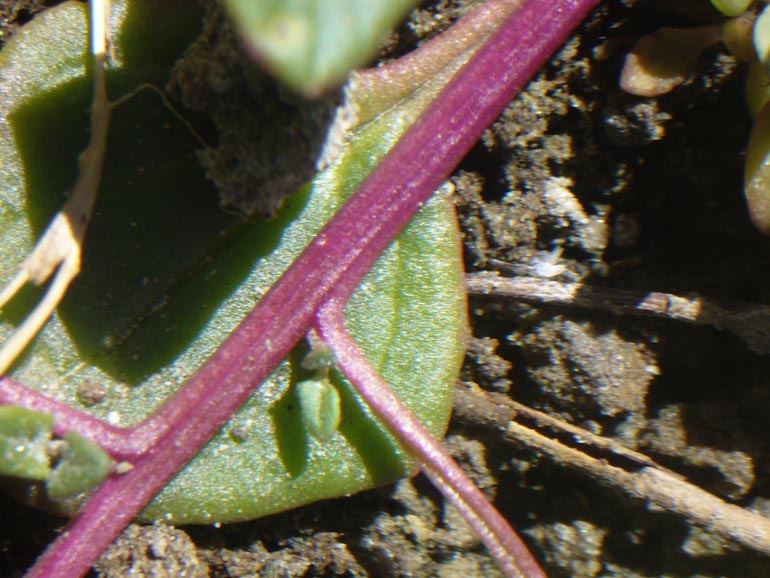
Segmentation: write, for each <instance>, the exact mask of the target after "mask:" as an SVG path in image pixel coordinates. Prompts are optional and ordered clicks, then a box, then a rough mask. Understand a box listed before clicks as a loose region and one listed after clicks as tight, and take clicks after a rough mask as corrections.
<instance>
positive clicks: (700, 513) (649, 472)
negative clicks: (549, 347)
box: [454, 384, 770, 556]
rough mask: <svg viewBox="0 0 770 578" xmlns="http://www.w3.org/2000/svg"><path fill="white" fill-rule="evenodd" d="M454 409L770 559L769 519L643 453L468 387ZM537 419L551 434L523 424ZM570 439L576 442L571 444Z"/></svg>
mask: <svg viewBox="0 0 770 578" xmlns="http://www.w3.org/2000/svg"><path fill="white" fill-rule="evenodd" d="M454 410H455V417H457V418H458V419H461V420H464V421H467V422H471V423H474V424H477V425H483V426H484V427H486V428H489V429H490V430H493V431H500V432H502V433H503V435H504V437H505V438H506V439H507V440H509V441H510V442H511V443H515V444H516V445H520V446H524V447H526V448H528V449H531V450H533V451H536V452H538V453H542V454H545V455H547V456H548V457H549V458H550V459H552V460H553V461H554V462H556V463H558V464H560V465H562V466H565V467H569V468H573V469H577V470H579V471H582V472H584V473H587V474H588V475H590V476H591V477H593V478H595V479H597V480H598V481H600V482H601V483H602V484H604V485H606V486H610V487H614V488H616V489H618V490H620V491H622V492H624V493H626V494H628V495H629V496H632V497H634V498H637V499H640V500H643V501H644V502H645V503H646V504H647V507H648V508H650V509H660V510H665V511H667V512H672V513H674V514H677V515H679V516H681V517H683V518H684V519H686V520H688V521H689V522H691V523H692V524H695V525H697V526H700V527H701V528H704V529H705V530H707V531H709V532H711V533H713V534H715V535H718V536H722V537H725V538H728V539H730V540H733V541H735V542H736V543H738V544H740V545H742V546H744V547H746V548H749V549H751V550H754V551H756V552H760V553H762V554H765V555H769V556H770V519H768V518H765V517H764V516H760V515H758V514H755V513H753V512H750V511H749V510H746V509H744V508H741V507H739V506H735V505H733V504H729V503H727V502H725V501H724V500H722V499H721V498H718V497H717V496H714V495H713V494H710V493H708V492H706V491H705V490H703V489H701V488H699V487H698V486H696V485H694V484H692V483H690V482H688V481H687V480H686V479H685V478H684V477H682V476H680V475H679V474H676V473H674V472H672V471H671V470H668V469H666V468H663V467H661V466H659V465H657V464H656V463H655V462H654V461H653V460H651V459H650V458H648V457H647V456H644V455H643V454H639V453H638V452H634V451H633V450H629V449H627V448H624V447H623V446H622V445H620V444H618V443H617V442H614V441H612V440H608V439H606V438H602V437H600V436H597V435H595V434H592V433H591V432H588V431H585V430H582V429H581V428H578V427H576V426H574V425H570V424H566V423H564V422H561V421H560V420H557V419H555V418H553V417H550V416H548V415H546V414H543V413H541V412H538V411H536V410H533V409H531V408H527V407H525V406H522V405H521V404H518V403H516V402H514V401H512V400H511V399H510V398H507V397H506V396H503V395H500V394H494V393H485V392H483V391H482V390H481V389H479V388H478V387H474V386H471V385H469V384H462V385H459V386H458V387H457V389H456V390H455V406H454ZM532 420H534V421H535V422H537V423H538V424H539V425H540V426H541V427H543V428H546V429H547V433H541V431H538V428H533V427H531V426H530V425H529V424H526V425H525V423H523V422H527V421H532ZM559 434H562V435H559ZM568 439H572V440H574V441H575V443H574V444H567V443H566V441H565V440H568ZM580 448H589V449H594V450H595V449H599V450H600V451H601V453H602V454H603V456H602V457H601V458H597V457H595V456H593V455H590V454H589V453H587V452H586V451H581V449H580ZM617 458H622V459H617ZM629 459H631V462H629ZM629 464H633V465H629Z"/></svg>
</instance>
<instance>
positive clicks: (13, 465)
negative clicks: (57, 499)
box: [0, 405, 53, 480]
mask: <svg viewBox="0 0 770 578" xmlns="http://www.w3.org/2000/svg"><path fill="white" fill-rule="evenodd" d="M52 427H53V417H52V416H50V415H46V414H43V413H38V412H36V411H31V410H28V409H24V408H21V407H13V406H8V405H4V406H0V474H1V475H4V476H14V477H19V478H26V479H29V480H44V479H46V478H47V477H48V474H49V473H50V466H49V458H48V442H50V441H51V428H52Z"/></svg>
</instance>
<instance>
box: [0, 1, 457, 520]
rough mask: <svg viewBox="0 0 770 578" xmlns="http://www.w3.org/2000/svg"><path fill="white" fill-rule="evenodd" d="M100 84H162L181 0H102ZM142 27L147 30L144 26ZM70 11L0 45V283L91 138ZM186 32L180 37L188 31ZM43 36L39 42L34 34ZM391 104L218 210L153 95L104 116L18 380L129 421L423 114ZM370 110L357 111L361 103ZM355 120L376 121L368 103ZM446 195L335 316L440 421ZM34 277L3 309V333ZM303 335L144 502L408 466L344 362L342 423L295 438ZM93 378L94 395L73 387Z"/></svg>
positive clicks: (299, 495) (291, 494)
mask: <svg viewBox="0 0 770 578" xmlns="http://www.w3.org/2000/svg"><path fill="white" fill-rule="evenodd" d="M114 4H116V11H117V14H118V16H117V17H116V20H115V22H114V24H113V29H114V30H115V31H116V38H115V42H116V47H117V49H118V53H119V65H118V66H116V67H115V68H114V69H112V70H111V71H110V73H109V76H108V82H109V85H110V92H111V94H112V95H113V98H115V97H117V96H118V95H119V94H120V91H126V90H129V89H130V88H131V87H133V86H136V85H138V84H139V83H141V82H146V81H153V82H155V83H159V84H160V83H162V82H163V74H164V73H166V72H167V71H168V68H169V67H170V65H171V63H172V61H173V58H174V55H175V54H177V53H179V51H180V50H181V48H182V46H183V44H184V34H182V33H181V32H179V31H184V30H187V31H190V29H191V26H190V25H189V24H190V23H189V22H188V23H184V22H182V23H179V22H177V21H176V19H177V17H178V16H179V15H180V14H183V15H185V18H188V19H189V14H190V12H191V10H190V8H189V6H188V3H187V2H186V1H183V0H179V1H178V2H172V3H169V2H163V3H158V2H153V1H151V0H146V1H138V0H134V1H131V2H130V3H129V2H114ZM148 21H149V22H152V26H148V25H147V22H148ZM85 27H86V23H85V15H84V7H83V5H82V4H80V3H74V2H71V3H66V4H64V5H61V6H60V7H58V8H56V9H53V10H51V11H49V12H47V13H44V15H43V16H42V17H40V18H37V19H36V20H34V21H33V22H32V23H31V24H29V25H28V26H26V27H25V28H24V29H23V30H22V31H21V32H20V33H19V34H18V35H17V36H16V37H14V40H13V41H12V43H11V44H9V45H8V46H6V48H5V49H4V50H3V52H2V53H0V73H1V74H2V75H3V93H2V94H3V96H2V97H0V98H1V100H2V102H1V103H0V131H1V132H2V135H0V136H1V137H2V138H0V281H5V280H7V279H9V278H10V276H11V275H12V273H13V265H16V264H18V263H20V262H21V261H22V259H23V258H24V256H25V253H26V251H27V250H28V249H29V248H30V246H31V243H32V241H33V239H34V238H35V237H36V236H38V235H39V234H40V232H41V230H42V229H43V227H44V226H45V224H46V223H47V221H48V219H49V218H50V217H51V215H52V214H53V213H54V212H55V211H56V210H57V209H58V208H59V206H60V205H61V203H62V199H63V197H62V193H63V192H64V191H65V190H66V188H67V186H69V184H70V183H72V182H73V180H74V177H75V167H76V159H77V154H78V152H79V151H80V150H81V149H82V148H83V146H84V145H85V142H86V139H87V130H86V127H87V110H88V106H89V95H90V87H89V83H88V81H87V79H86V77H85V62H86V61H87V59H86V56H85V53H84V47H85V42H86V33H85V29H86V28H85ZM188 37H189V36H188ZM49 42H51V43H53V45H49V44H48V43H49ZM410 102H411V104H410V106H408V107H402V108H399V107H395V108H392V109H390V111H389V112H388V114H387V115H381V116H379V117H376V118H375V119H374V120H372V121H370V122H369V123H368V124H366V125H365V126H363V127H360V128H358V129H357V130H355V131H354V132H351V133H349V134H347V136H346V138H345V139H344V143H343V144H344V146H343V148H342V149H341V154H340V155H339V156H338V157H337V159H336V161H334V162H333V163H332V165H331V166H330V167H329V168H328V169H327V170H325V171H324V172H323V173H322V174H320V175H319V176H318V177H317V179H316V180H315V181H314V182H313V183H312V185H309V186H307V187H305V188H304V189H303V190H302V191H299V192H298V193H297V194H296V195H295V196H294V197H292V198H290V199H289V200H288V203H287V205H286V207H285V208H284V210H283V211H282V212H281V213H280V214H279V216H278V218H277V219H275V220H273V221H271V222H263V221H255V222H244V221H241V220H238V219H236V218H235V217H232V216H230V215H227V214H225V213H223V212H221V211H219V210H218V209H217V194H216V191H214V190H213V187H212V186H211V185H210V184H209V183H208V182H207V181H206V179H205V178H204V175H203V174H202V171H201V169H200V168H199V167H198V166H197V163H196V162H195V155H194V149H195V147H196V142H195V141H194V139H193V138H192V137H191V136H190V134H189V133H188V131H187V129H186V128H185V127H184V126H182V125H181V123H179V122H178V121H177V119H175V118H174V116H173V115H171V114H169V113H168V111H166V110H165V109H164V107H163V105H162V104H161V103H160V102H159V99H158V98H157V96H155V95H153V94H152V93H142V94H140V95H139V96H137V97H135V98H133V99H131V100H130V101H128V102H126V103H125V104H123V105H121V106H120V108H118V109H117V110H116V111H115V114H114V117H113V123H112V128H111V135H110V142H109V149H108V158H107V162H106V167H105V175H104V181H103V186H102V188H101V191H102V192H101V197H100V198H99V200H98V204H97V209H96V213H95V216H94V222H93V224H92V226H91V229H90V231H89V235H88V239H87V243H86V250H85V256H84V271H83V272H82V274H81V276H80V277H79V278H78V279H77V280H76V282H75V284H74V285H73V287H72V289H71V293H70V294H69V295H68V297H67V299H66V300H65V302H64V303H63V304H62V306H61V307H60V309H59V311H58V312H57V314H56V316H55V317H54V319H53V320H52V321H51V322H50V323H49V324H48V325H47V326H46V328H45V330H44V332H43V333H42V334H41V336H40V337H39V338H38V339H37V340H36V341H35V343H34V344H33V346H32V348H31V349H30V351H29V352H28V353H27V354H26V355H25V356H24V357H23V358H22V359H21V360H20V361H19V362H18V363H17V365H16V366H15V368H14V371H13V376H14V377H15V378H16V379H18V380H20V381H21V382H23V383H25V384H27V385H30V386H32V387H36V388H38V389H40V390H42V391H44V392H46V393H48V394H49V395H52V396H54V397H56V398H58V399H61V400H63V401H65V402H66V403H68V404H71V405H73V406H74V407H78V408H81V409H84V410H86V411H88V412H90V413H91V414H93V415H95V416H98V417H100V418H103V419H106V420H107V421H109V422H111V423H115V424H120V425H124V426H127V425H131V424H135V423H137V422H138V421H140V420H141V419H143V418H144V417H146V416H147V415H148V414H149V413H151V412H152V411H153V410H154V409H156V408H157V407H158V406H159V405H160V404H162V403H163V401H164V400H165V399H167V398H168V397H169V395H170V394H171V393H172V392H174V391H175V390H176V389H177V388H179V387H180V386H181V385H182V384H183V383H184V381H185V379H186V378H187V377H188V376H189V375H191V374H192V373H193V372H194V371H195V370H196V368H197V367H199V366H200V364H201V363H202V362H203V361H204V360H205V359H206V358H207V357H208V356H209V355H210V354H211V353H212V352H213V351H214V350H215V349H216V348H217V347H218V344H219V343H221V341H222V340H223V338H224V337H225V336H226V335H227V334H228V333H229V332H230V331H231V330H232V329H233V328H234V327H235V325H236V324H237V323H238V322H239V321H240V320H241V319H242V318H243V316H244V315H245V314H246V313H247V312H248V311H249V310H250V309H251V307H252V306H253V305H254V303H255V302H256V301H257V300H258V299H259V296H260V295H262V294H263V293H264V292H265V291H266V290H267V289H268V288H269V287H270V285H272V283H274V282H275V280H276V279H277V278H278V277H279V276H280V274H281V273H282V272H283V271H284V270H285V268H286V267H287V266H288V265H289V264H290V262H291V261H292V260H293V259H294V258H295V257H296V255H298V254H299V253H300V252H301V250H302V249H303V248H304V247H305V246H306V244H307V243H308V242H309V241H310V239H312V237H313V236H314V235H315V233H316V232H317V231H318V230H319V229H320V227H321V226H322V225H323V224H324V223H325V222H326V221H327V220H328V218H329V217H330V216H331V215H332V214H333V213H334V212H335V211H336V209H337V208H338V207H339V206H340V205H341V204H342V203H343V202H344V200H345V198H346V197H347V196H348V195H350V194H351V193H352V192H353V191H354V190H355V188H356V187H357V185H358V184H359V183H360V182H361V180H362V179H363V178H364V177H365V175H366V174H367V173H368V172H369V171H370V170H371V168H372V167H373V166H374V165H375V164H376V163H377V162H378V161H379V159H380V158H382V156H383V155H384V153H385V152H386V151H387V150H388V148H389V147H390V146H392V144H393V143H394V142H395V141H396V140H397V139H398V137H399V136H400V135H401V134H402V133H403V131H404V130H405V128H406V127H407V126H408V125H409V124H410V122H411V121H412V120H413V119H414V118H415V117H416V115H417V114H418V113H419V111H420V109H421V107H422V106H423V105H424V103H425V99H413V100H412V101H410ZM370 113H371V111H370ZM370 116H372V115H371V114H370ZM460 263H461V261H460V248H459V242H458V232H457V230H456V225H455V219H454V214H453V209H452V204H451V202H450V200H449V199H448V198H446V197H444V196H439V197H437V198H435V199H434V200H433V201H431V202H430V203H428V204H427V205H426V207H425V208H424V209H423V211H422V212H421V213H420V215H419V216H418V217H417V218H416V219H415V220H414V221H413V222H412V224H411V225H410V226H409V227H408V229H407V230H406V231H405V232H404V233H403V234H402V235H401V236H400V237H399V238H398V240H397V241H396V242H395V243H394V244H393V246H392V247H391V248H390V249H389V250H388V251H387V252H386V253H385V254H384V255H383V256H382V258H381V259H380V261H379V263H378V264H377V266H376V267H375V268H374V269H373V270H372V271H371V272H370V274H369V275H368V277H367V278H366V279H365V280H364V281H363V283H362V285H361V287H360V289H359V291H357V293H356V294H355V295H354V297H353V298H352V300H351V303H350V305H349V306H348V309H347V311H346V320H347V323H348V326H349V328H350V330H351V332H352V333H353V335H354V338H355V339H356V341H357V342H358V343H359V345H360V346H361V348H362V349H363V350H364V353H365V354H366V355H367V357H368V358H369V360H370V361H371V362H372V363H373V364H374V365H375V367H377V368H378V369H379V370H380V371H381V373H382V375H383V376H384V377H385V378H386V380H387V381H388V382H389V383H390V384H391V385H392V386H393V388H394V389H395V390H396V392H397V393H398V395H399V396H400V397H401V398H402V399H403V401H404V402H405V403H406V404H407V405H408V406H409V407H410V408H411V409H412V410H413V411H414V412H415V413H416V414H417V415H418V416H419V417H420V419H421V420H423V422H425V423H426V425H427V426H428V427H429V428H430V429H431V431H432V432H433V433H434V434H436V435H442V433H443V431H444V429H445V427H446V423H447V420H448V416H449V413H450V408H451V391H452V384H453V381H454V379H455V378H456V375H457V370H458V367H459V363H460V360H461V358H462V352H463V344H464V337H465V302H464V297H463V286H462V275H461V265H460ZM39 294H40V291H39V290H29V291H27V292H25V293H24V294H22V295H21V296H20V297H19V298H17V299H16V301H15V302H14V303H13V306H12V307H9V308H8V309H7V311H4V312H3V320H4V323H3V324H2V325H0V338H6V337H7V335H8V334H9V333H10V331H11V329H12V325H13V324H14V323H17V322H18V321H19V320H20V319H21V318H22V316H23V315H24V314H25V313H26V312H27V311H28V309H29V307H30V306H31V304H32V302H33V300H34V299H35V298H37V297H38V296H39ZM303 355H304V352H303V350H302V348H301V347H300V348H298V349H297V351H295V352H294V353H293V354H292V355H291V356H290V358H289V359H287V360H286V361H285V362H284V363H282V364H281V365H280V366H279V367H278V368H277V369H276V370H275V371H274V373H273V374H272V376H271V377H270V379H269V380H268V381H267V382H266V383H264V384H263V385H262V386H261V387H260V389H259V390H258V391H257V392H256V393H255V394H254V395H253V396H252V397H251V398H250V400H249V401H248V402H247V403H246V404H245V405H244V407H243V408H242V409H241V410H240V411H239V412H238V413H237V414H236V415H234V416H233V418H232V419H231V421H230V422H229V424H228V425H227V426H226V427H225V428H224V429H223V430H222V431H221V432H220V433H219V434H218V435H217V436H216V437H215V438H214V439H213V440H212V441H211V442H210V443H209V444H208V445H207V446H206V447H205V448H204V449H203V450H202V451H201V452H200V454H199V455H198V456H197V457H196V458H195V459H194V460H193V461H192V462H191V463H190V464H189V466H188V467H187V468H186V469H185V470H184V471H182V472H181V473H180V474H179V475H178V476H177V477H176V478H175V479H174V480H173V481H172V483H170V485H169V486H168V487H167V488H166V489H165V490H164V491H163V492H162V493H161V494H160V495H159V496H158V497H157V498H156V499H155V501H154V502H153V503H152V504H151V505H150V506H149V507H148V508H147V510H146V511H145V512H144V517H145V518H159V517H164V518H166V519H168V520H172V521H175V522H178V523H198V522H200V523H206V522H213V521H229V520H243V519H249V518H254V517H257V516H261V515H264V514H267V513H271V512H275V511H280V510H283V509H287V508H290V507H293V506H296V505H299V504H302V503H306V502H310V501H314V500H318V499H322V498H327V497H332V496H339V495H344V494H348V493H352V492H356V491H359V490H362V489H365V488H368V487H372V486H373V485H377V484H382V483H385V482H387V481H390V480H393V479H396V478H398V477H400V476H403V475H404V474H405V473H406V472H407V471H408V470H409V469H410V468H411V465H410V462H409V460H408V458H407V456H406V455H405V454H404V452H403V451H402V450H401V449H400V448H399V446H398V445H397V444H396V443H395V441H394V440H393V439H392V438H391V436H390V435H389V434H387V433H386V432H385V431H384V430H383V429H382V428H381V427H380V426H378V425H377V424H376V423H375V422H374V420H373V419H372V418H371V416H370V413H369V411H368V409H367V408H366V407H365V406H364V405H363V403H362V402H361V400H360V399H359V398H358V397H357V395H356V394H355V393H354V392H353V390H352V389H351V388H350V387H349V386H348V385H347V384H346V383H345V381H344V379H342V378H341V377H340V376H339V375H335V374H334V371H332V376H331V377H332V380H333V381H334V382H335V383H336V385H337V387H338V390H339V392H340V395H341V407H342V422H341V424H340V427H339V429H338V431H337V432H336V433H335V434H334V435H333V436H332V437H331V439H330V440H329V441H326V442H320V441H318V440H317V439H316V438H314V437H313V436H311V435H309V434H308V432H307V431H306V430H305V428H304V427H303V422H302V420H301V418H300V416H299V413H300V412H299V411H298V410H297V407H296V402H295V400H296V397H295V394H294V392H293V391H292V386H293V385H294V384H296V383H298V382H300V381H302V380H305V379H308V378H310V377H312V375H313V374H312V373H311V372H309V371H306V370H303V369H302V368H301V363H300V362H301V359H302V356H303ZM95 383H98V384H102V386H103V388H104V391H105V396H104V399H103V400H101V401H99V402H98V403H95V404H93V403H92V402H93V398H92V396H90V395H85V394H84V391H85V390H88V389H89V388H92V386H93V384H95Z"/></svg>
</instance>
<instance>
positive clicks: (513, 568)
mask: <svg viewBox="0 0 770 578" xmlns="http://www.w3.org/2000/svg"><path fill="white" fill-rule="evenodd" d="M342 305H344V302H343V303H340V302H336V301H331V302H329V303H328V304H327V305H325V306H324V307H323V308H322V309H321V311H320V312H319V314H318V323H317V331H318V334H319V335H320V337H321V338H322V339H323V340H324V343H325V344H326V345H328V346H329V347H330V348H331V350H332V351H334V353H335V356H336V358H337V366H338V367H339V369H340V371H342V373H343V374H344V375H345V377H347V378H348V379H349V380H350V383H351V384H353V387H355V389H356V391H358V393H359V394H360V395H361V397H362V398H363V399H364V401H365V402H366V404H367V405H368V406H369V407H370V408H371V409H372V411H373V412H374V414H375V415H376V416H377V417H378V418H379V419H380V420H381V421H382V422H383V423H384V424H385V426H386V427H387V428H388V429H389V430H390V431H391V433H392V434H393V435H394V436H395V437H396V439H398V440H399V442H400V443H401V444H402V445H403V446H404V447H405V448H406V449H407V451H408V452H409V454H410V455H411V456H412V458H413V459H414V460H415V461H416V462H417V463H418V464H419V465H420V467H421V468H422V470H423V473H425V475H426V476H428V478H430V480H431V482H433V484H434V485H435V486H436V487H437V488H438V489H439V491H441V493H442V494H443V495H444V497H445V498H446V499H447V500H448V501H449V502H450V503H451V504H452V505H454V506H455V507H456V508H457V509H458V511H459V512H460V514H461V515H462V516H463V518H464V519H465V521H466V522H468V524H469V525H470V526H471V527H472V528H473V530H474V531H475V532H476V534H478V536H479V538H481V541H482V542H483V543H484V545H485V546H486V547H487V548H488V549H489V552H490V553H491V554H492V556H493V558H494V559H495V561H496V562H497V564H498V566H499V567H500V569H501V570H502V571H503V572H504V573H505V575H506V576H509V577H522V578H546V575H545V573H544V572H543V570H542V569H541V568H540V566H539V565H538V563H537V562H536V561H535V559H534V558H533V557H532V554H530V552H529V550H528V549H527V547H526V545H525V544H524V542H522V541H521V538H519V536H518V535H517V534H516V532H514V530H513V528H511V526H510V525H509V524H508V522H507V521H506V520H505V518H503V517H502V516H501V515H500V513H499V512H498V511H497V510H496V509H495V508H494V506H492V504H490V503H489V501H487V499H486V497H485V496H484V494H483V493H482V492H481V490H480V489H479V488H478V486H476V484H475V483H474V482H473V481H472V480H471V479H470V478H469V477H468V476H467V475H466V474H465V472H463V471H462V469H461V468H460V466H458V465H457V462H455V461H454V460H453V459H452V457H451V456H450V455H449V454H448V453H447V452H446V450H444V448H443V447H442V446H441V443H440V442H439V441H438V440H437V439H436V438H434V437H433V435H432V434H431V433H430V432H429V431H428V429H427V428H426V427H425V426H424V425H422V423H420V421H419V420H418V419H417V417H416V416H415V415H414V414H413V413H412V412H411V411H410V410H409V408H407V407H406V406H405V405H404V404H403V402H402V401H401V400H400V399H399V398H398V396H397V395H396V394H395V393H393V391H392V390H391V389H390V387H388V384H387V383H385V381H384V380H383V379H382V377H380V374H379V373H378V372H377V370H376V369H374V368H373V367H372V366H371V364H370V363H369V362H368V361H367V359H366V357H365V356H364V355H363V353H361V351H360V350H359V349H358V347H357V346H356V344H355V343H354V342H353V340H352V339H351V337H350V335H349V334H348V332H347V330H346V329H345V326H344V320H343V317H342V313H343V307H342Z"/></svg>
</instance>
